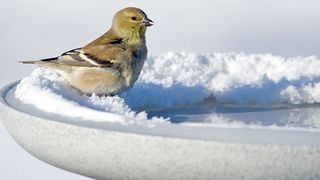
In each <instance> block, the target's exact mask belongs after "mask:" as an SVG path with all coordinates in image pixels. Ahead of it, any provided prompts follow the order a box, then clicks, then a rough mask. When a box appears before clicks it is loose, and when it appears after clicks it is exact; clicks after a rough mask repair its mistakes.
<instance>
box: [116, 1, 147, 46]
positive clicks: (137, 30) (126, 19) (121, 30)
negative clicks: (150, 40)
mask: <svg viewBox="0 0 320 180" xmlns="http://www.w3.org/2000/svg"><path fill="white" fill-rule="evenodd" d="M152 25H153V21H152V20H151V19H149V18H148V17H147V15H146V13H145V12H143V11H142V10H141V9H139V8H135V7H128V8H124V9H122V10H120V11H119V12H117V13H116V14H115V16H114V18H113V23H112V29H113V30H114V32H115V33H116V34H117V35H118V36H119V37H121V38H124V39H128V40H129V41H130V40H132V41H135V40H139V41H140V38H144V35H145V32H146V29H147V27H148V26H152Z"/></svg>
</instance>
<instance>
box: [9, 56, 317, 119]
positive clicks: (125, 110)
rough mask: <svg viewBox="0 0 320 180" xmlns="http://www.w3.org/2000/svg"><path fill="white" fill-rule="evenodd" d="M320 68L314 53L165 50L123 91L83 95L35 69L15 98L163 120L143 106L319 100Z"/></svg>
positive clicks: (83, 113)
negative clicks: (210, 99) (283, 54)
mask: <svg viewBox="0 0 320 180" xmlns="http://www.w3.org/2000/svg"><path fill="white" fill-rule="evenodd" d="M318 67H320V59H319V58H317V57H316V56H310V57H294V58H284V57H280V56H274V55H271V54H250V55H247V54H244V53H213V54H194V53H166V54H163V55H159V56H150V57H149V58H148V60H147V61H146V64H145V66H144V68H143V70H142V72H141V75H140V77H139V80H138V81H137V82H136V84H135V86H134V87H133V88H132V89H131V90H130V91H128V92H126V93H123V94H122V95H121V96H115V97H98V96H95V95H92V96H90V97H87V96H84V95H80V94H79V93H78V92H77V91H75V90H73V89H71V88H70V87H68V85H66V84H65V82H64V80H63V78H62V77H60V76H59V75H58V74H57V73H55V72H52V71H50V70H46V69H42V68H37V69H36V70H34V72H33V73H32V74H31V75H30V76H29V77H26V78H24V79H22V81H21V82H20V83H19V85H18V86H17V89H16V92H15V97H16V98H18V99H20V100H21V101H23V102H25V103H27V104H32V105H34V106H36V107H37V108H38V109H40V110H43V111H46V112H49V113H56V114H60V115H65V116H70V117H75V118H80V119H92V120H93V119H94V120H96V121H106V119H108V121H114V122H121V123H123V124H130V123H137V122H138V123H142V124H143V123H148V122H152V123H154V122H160V123H162V122H167V119H164V118H161V117H151V118H148V116H147V113H145V112H144V111H143V110H146V109H150V108H151V109H152V108H154V109H157V108H172V107H175V106H184V105H191V104H197V103H200V102H202V101H204V100H205V99H206V98H208V97H214V99H215V100H216V101H218V102H219V103H234V104H264V105H265V104H267V105H268V104H284V103H288V104H309V103H319V102H320V71H319V69H318ZM146 120H148V121H146ZM149 120H150V121H149Z"/></svg>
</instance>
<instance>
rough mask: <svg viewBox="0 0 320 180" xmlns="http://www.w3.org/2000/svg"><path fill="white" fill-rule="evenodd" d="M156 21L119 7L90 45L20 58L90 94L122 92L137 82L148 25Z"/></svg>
mask: <svg viewBox="0 0 320 180" xmlns="http://www.w3.org/2000/svg"><path fill="white" fill-rule="evenodd" d="M153 24H154V22H153V21H152V20H151V19H149V18H148V17H147V15H146V13H145V12H144V11H142V10H141V9H139V8H136V7H126V8H124V9H121V10H120V11H118V12H117V13H116V14H115V15H114V17H113V21H112V25H111V28H110V29H109V30H108V31H107V32H106V33H104V34H103V35H101V36H100V37H98V38H97V39H95V40H93V41H92V42H90V43H88V44H87V45H85V46H83V47H81V48H76V49H72V50H70V51H67V52H64V53H63V54H61V55H60V56H58V57H53V58H47V59H41V60H36V61H21V62H22V63H24V64H35V65H39V66H40V67H43V68H47V69H51V70H53V71H55V72H57V73H58V74H59V75H61V76H62V77H63V78H64V79H65V81H66V82H67V84H69V85H70V86H71V87H73V88H75V89H77V90H79V91H80V92H81V93H83V94H87V95H92V94H96V95H104V96H114V95H119V94H121V93H123V92H125V91H127V90H129V89H130V88H132V86H133V85H134V83H135V82H136V81H137V79H138V77H139V75H140V72H141V70H142V67H143V65H144V62H145V61H146V59H147V53H148V50H147V46H146V37H145V34H146V29H147V27H149V26H152V25H153Z"/></svg>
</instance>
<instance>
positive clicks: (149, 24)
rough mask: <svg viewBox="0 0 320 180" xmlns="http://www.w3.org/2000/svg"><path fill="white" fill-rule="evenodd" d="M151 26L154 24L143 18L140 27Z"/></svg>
mask: <svg viewBox="0 0 320 180" xmlns="http://www.w3.org/2000/svg"><path fill="white" fill-rule="evenodd" d="M153 24H154V22H153V21H152V20H151V19H149V18H145V19H144V20H143V21H142V23H141V25H142V26H152V25H153Z"/></svg>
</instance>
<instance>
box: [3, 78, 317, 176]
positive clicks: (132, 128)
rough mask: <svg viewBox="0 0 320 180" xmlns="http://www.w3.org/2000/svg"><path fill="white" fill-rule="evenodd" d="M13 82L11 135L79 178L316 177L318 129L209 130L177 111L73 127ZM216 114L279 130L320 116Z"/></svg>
mask: <svg viewBox="0 0 320 180" xmlns="http://www.w3.org/2000/svg"><path fill="white" fill-rule="evenodd" d="M16 84H17V82H15V83H12V84H9V85H7V86H6V87H4V88H2V90H1V103H0V116H1V120H2V121H3V123H4V125H5V126H6V128H7V129H8V131H9V133H10V134H11V136H12V137H13V138H14V139H15V140H16V141H17V142H18V143H19V144H20V145H21V146H22V147H23V148H24V149H25V150H26V151H28V152H29V153H30V154H32V155H34V156H35V157H37V158H39V159H41V160H42V161H45V162H47V163H49V164H51V165H53V166H56V167H59V168H61V169H65V170H68V171H71V172H74V173H77V174H81V175H84V176H88V177H92V178H97V179H237V178H239V177H242V178H243V179H317V178H319V177H320V171H319V169H320V140H319V139H320V131H319V130H318V129H315V128H313V129H310V128H305V127H300V128H299V127H293V128H290V127H286V128H283V127H281V125H280V126H264V125H263V124H262V125H261V126H236V125H229V124H224V125H220V126H212V125H210V124H209V123H208V122H201V121H202V119H203V118H205V117H208V116H209V114H208V112H204V111H199V110H195V109H193V110H192V109H191V110H188V112H189V113H188V114H187V115H186V114H183V113H181V111H180V110H177V109H175V110H162V111H153V112H150V113H151V114H152V113H153V115H155V114H157V113H158V114H160V115H161V114H162V115H165V116H170V117H173V119H174V122H173V123H163V124H157V125H155V126H154V127H147V126H143V125H139V124H128V125H122V124H120V123H113V122H95V121H78V120H77V119H73V118H70V117H64V116H58V115H53V114H50V113H46V112H42V111H40V110H38V109H37V108H35V107H33V106H31V105H27V104H23V103H22V102H20V101H19V100H18V99H15V97H14V95H13V93H12V91H13V90H14V88H15V87H16ZM184 112H185V111H184ZM216 112H219V113H218V114H219V116H218V117H217V116H214V117H215V118H216V119H217V118H218V119H219V118H228V119H232V118H234V119H240V120H242V122H246V121H248V122H249V121H250V122H252V121H254V120H257V121H261V122H265V123H266V124H267V125H270V124H273V123H274V122H275V121H277V122H280V124H281V123H282V121H281V119H283V121H285V122H288V121H299V117H297V116H298V115H300V119H304V120H306V121H307V119H305V118H310V117H311V116H312V117H314V116H316V117H319V116H320V110H319V108H318V107H315V106H311V107H303V108H282V109H277V108H273V109H262V110H261V109H260V110H259V108H258V109H257V108H256V109H254V110H253V109H252V108H251V109H250V108H243V107H242V108H239V107H237V108H233V107H220V109H219V108H218V109H217V110H216ZM312 113H313V114H312ZM211 114H213V113H211ZM216 114H217V113H216ZM290 117H291V118H293V119H292V120H290ZM285 118H287V119H285ZM294 118H295V119H294ZM207 119H208V118H207ZM297 119H298V120H297ZM196 120H199V121H200V122H201V123H194V121H196ZM273 121H274V122H273Z"/></svg>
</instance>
